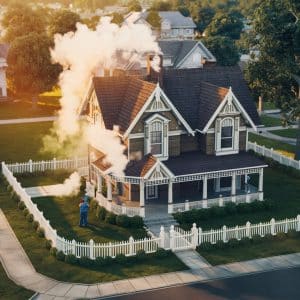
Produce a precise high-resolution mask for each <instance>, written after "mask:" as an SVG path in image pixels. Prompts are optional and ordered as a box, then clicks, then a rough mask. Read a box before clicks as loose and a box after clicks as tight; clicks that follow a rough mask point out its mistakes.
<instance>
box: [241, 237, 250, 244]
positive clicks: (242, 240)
mask: <svg viewBox="0 0 300 300" xmlns="http://www.w3.org/2000/svg"><path fill="white" fill-rule="evenodd" d="M249 243H250V239H249V238H248V237H243V238H241V240H240V244H241V245H248V244H249Z"/></svg>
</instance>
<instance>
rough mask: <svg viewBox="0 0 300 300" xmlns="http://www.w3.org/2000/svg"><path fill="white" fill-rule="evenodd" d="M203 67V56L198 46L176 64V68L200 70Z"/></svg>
mask: <svg viewBox="0 0 300 300" xmlns="http://www.w3.org/2000/svg"><path fill="white" fill-rule="evenodd" d="M202 66H203V56H202V53H201V50H200V48H199V47H198V45H196V47H194V48H193V49H192V50H191V51H190V52H189V53H188V54H187V55H186V56H185V57H184V58H183V59H182V60H181V61H179V62H178V64H177V66H176V67H177V68H180V69H186V68H200V67H202Z"/></svg>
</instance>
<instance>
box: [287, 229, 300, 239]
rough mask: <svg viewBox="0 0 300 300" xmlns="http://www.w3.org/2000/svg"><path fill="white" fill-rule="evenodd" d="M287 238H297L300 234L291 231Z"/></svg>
mask: <svg viewBox="0 0 300 300" xmlns="http://www.w3.org/2000/svg"><path fill="white" fill-rule="evenodd" d="M287 236H288V237H289V238H296V237H298V236H300V233H299V232H297V231H296V230H294V229H290V230H289V231H288V232H287Z"/></svg>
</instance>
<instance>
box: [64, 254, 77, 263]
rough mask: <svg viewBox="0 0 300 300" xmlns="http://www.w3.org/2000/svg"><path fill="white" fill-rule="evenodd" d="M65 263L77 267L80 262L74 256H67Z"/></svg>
mask: <svg viewBox="0 0 300 300" xmlns="http://www.w3.org/2000/svg"><path fill="white" fill-rule="evenodd" d="M65 262H66V263H68V264H71V265H76V264H77V263H78V260H77V257H76V256H75V255H74V254H68V255H66V256H65Z"/></svg>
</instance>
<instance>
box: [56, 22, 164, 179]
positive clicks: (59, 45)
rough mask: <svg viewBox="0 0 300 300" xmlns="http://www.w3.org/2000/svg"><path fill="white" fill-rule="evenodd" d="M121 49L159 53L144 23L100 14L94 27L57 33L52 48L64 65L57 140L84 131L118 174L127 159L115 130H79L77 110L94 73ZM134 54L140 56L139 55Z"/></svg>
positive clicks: (108, 66)
mask: <svg viewBox="0 0 300 300" xmlns="http://www.w3.org/2000/svg"><path fill="white" fill-rule="evenodd" d="M120 50H121V51H122V52H125V53H126V52H127V53H132V52H136V53H145V52H152V53H153V52H154V53H160V49H159V46H158V44H157V42H156V41H155V37H154V36H153V35H152V32H151V30H150V29H149V28H148V27H147V26H146V25H143V24H129V25H128V24H126V25H123V26H121V27H120V26H118V25H116V24H113V23H111V22H110V18H108V17H105V18H101V22H100V23H99V25H98V26H97V28H96V30H95V31H93V30H90V29H89V28H88V27H87V26H86V25H83V24H80V23H78V24H77V30H76V32H75V33H73V32H69V33H67V34H65V35H60V34H57V35H56V36H55V46H54V48H53V49H52V50H51V55H52V59H53V61H54V62H55V63H59V64H61V65H62V66H63V68H64V71H63V72H62V73H61V75H60V81H59V85H60V87H61V91H62V95H63V96H62V98H61V100H60V103H61V107H62V108H61V110H60V111H59V114H58V121H57V122H56V124H55V127H54V129H55V131H56V135H57V144H58V145H62V144H63V143H64V142H65V141H66V140H67V139H68V138H70V137H72V136H76V135H77V136H78V134H79V133H80V132H81V131H83V136H84V137H86V138H87V142H88V143H90V144H92V145H95V146H96V147H97V148H99V147H100V149H101V150H102V151H103V152H104V153H106V154H107V160H108V161H109V162H110V163H111V164H112V165H113V168H114V171H115V172H116V173H118V174H119V175H120V173H122V171H123V170H124V168H125V166H126V163H127V160H126V157H125V156H124V155H123V151H124V147H123V146H122V145H121V143H120V141H119V139H118V138H117V137H116V134H115V133H114V132H113V131H108V130H104V129H101V128H100V126H96V127H87V128H85V129H83V130H82V128H81V126H80V123H79V122H78V110H79V107H80V104H81V101H82V99H83V97H84V95H85V93H86V92H87V88H88V84H89V81H90V79H91V77H92V76H93V74H96V72H97V70H99V68H102V69H111V68H114V66H115V65H116V64H117V61H116V56H115V55H116V53H117V52H118V51H120ZM134 57H135V59H139V57H141V56H139V55H136V56H134ZM156 64H157V65H156ZM158 65H159V62H158V61H157V59H156V60H153V65H152V67H153V68H155V69H157V68H159V67H158ZM115 125H118V124H115Z"/></svg>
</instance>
